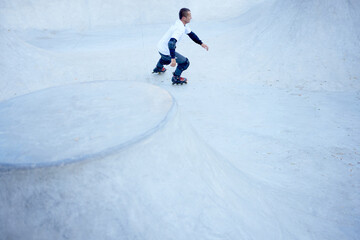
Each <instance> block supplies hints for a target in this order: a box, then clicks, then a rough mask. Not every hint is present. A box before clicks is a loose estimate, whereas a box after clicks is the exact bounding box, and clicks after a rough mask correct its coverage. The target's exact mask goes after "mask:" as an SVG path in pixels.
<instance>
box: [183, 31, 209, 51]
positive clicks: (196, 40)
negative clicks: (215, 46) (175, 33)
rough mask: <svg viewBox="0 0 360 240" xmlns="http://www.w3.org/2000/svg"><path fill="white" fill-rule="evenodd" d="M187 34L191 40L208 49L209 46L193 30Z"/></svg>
mask: <svg viewBox="0 0 360 240" xmlns="http://www.w3.org/2000/svg"><path fill="white" fill-rule="evenodd" d="M188 36H189V37H190V38H191V40H193V41H194V42H195V43H197V44H199V45H201V46H202V47H203V48H205V49H206V51H208V50H209V47H208V46H207V45H206V44H205V43H203V42H202V41H201V40H200V38H199V37H198V36H197V35H196V34H195V33H194V32H190V33H189V34H188Z"/></svg>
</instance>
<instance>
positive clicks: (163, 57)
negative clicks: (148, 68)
mask: <svg viewBox="0 0 360 240" xmlns="http://www.w3.org/2000/svg"><path fill="white" fill-rule="evenodd" d="M160 56H161V58H160V59H159V61H158V63H157V64H156V68H155V69H154V71H155V70H161V69H162V68H163V67H164V65H169V64H170V63H171V57H170V56H167V55H164V54H161V53H160Z"/></svg>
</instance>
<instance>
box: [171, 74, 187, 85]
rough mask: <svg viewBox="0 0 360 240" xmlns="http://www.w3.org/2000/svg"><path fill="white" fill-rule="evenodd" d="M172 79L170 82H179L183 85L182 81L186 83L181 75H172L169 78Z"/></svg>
mask: <svg viewBox="0 0 360 240" xmlns="http://www.w3.org/2000/svg"><path fill="white" fill-rule="evenodd" d="M171 81H172V84H173V85H174V84H181V85H183V84H184V83H185V84H186V83H187V79H186V78H183V77H180V76H176V75H174V76H173V77H172V79H171Z"/></svg>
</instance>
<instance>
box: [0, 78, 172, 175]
mask: <svg viewBox="0 0 360 240" xmlns="http://www.w3.org/2000/svg"><path fill="white" fill-rule="evenodd" d="M174 106H175V101H174V99H173V97H172V96H171V95H170V94H169V93H168V92H167V91H166V90H163V89H161V88H159V87H156V86H153V85H150V84H145V83H140V82H127V81H98V82H86V83H78V84H72V85H66V86H60V87H54V88H49V89H45V90H41V91H37V92H33V93H31V94H27V95H23V96H19V97H16V98H13V99H10V100H7V101H4V102H1V103H0V136H1V137H0V169H12V168H34V167H45V166H54V165H63V164H66V163H71V162H77V161H81V160H86V159H91V158H96V157H103V156H104V155H107V154H110V153H112V152H114V151H118V150H121V149H122V148H124V147H126V146H129V145H131V144H133V143H135V142H137V141H141V140H142V139H144V138H146V137H147V136H149V135H151V134H152V133H154V132H156V131H157V130H158V129H159V128H161V127H162V126H163V125H164V124H165V123H166V122H167V121H168V120H169V118H170V116H171V113H172V112H173V110H174Z"/></svg>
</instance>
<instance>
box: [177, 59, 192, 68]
mask: <svg viewBox="0 0 360 240" xmlns="http://www.w3.org/2000/svg"><path fill="white" fill-rule="evenodd" d="M189 66H190V61H189V59H188V58H186V61H185V62H184V63H181V64H179V67H180V68H181V70H183V71H184V70H186V69H188V67H189Z"/></svg>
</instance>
